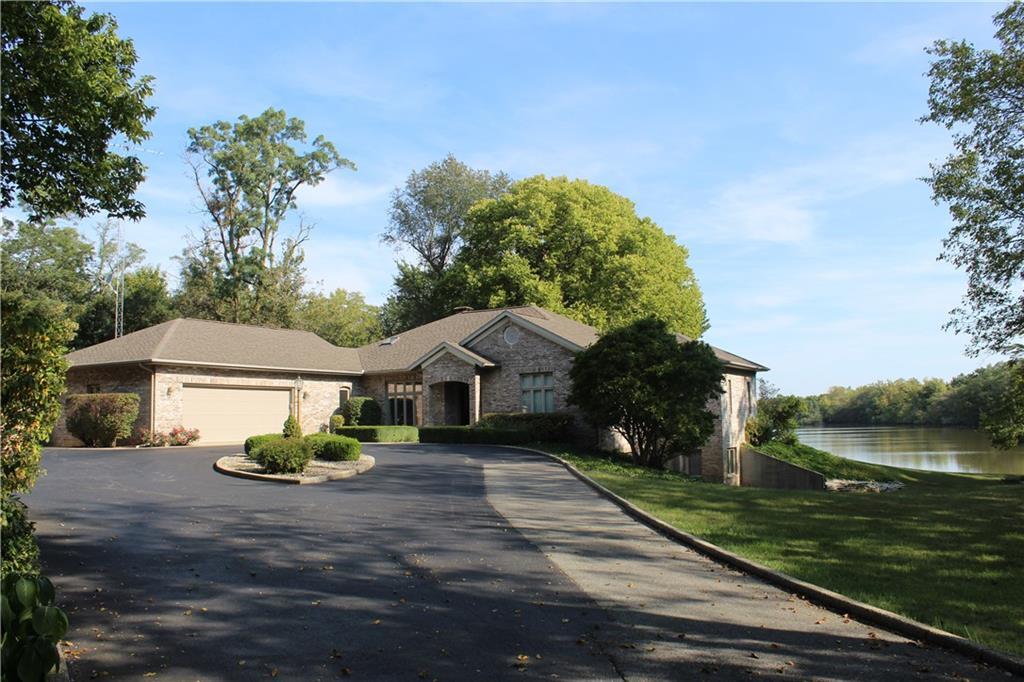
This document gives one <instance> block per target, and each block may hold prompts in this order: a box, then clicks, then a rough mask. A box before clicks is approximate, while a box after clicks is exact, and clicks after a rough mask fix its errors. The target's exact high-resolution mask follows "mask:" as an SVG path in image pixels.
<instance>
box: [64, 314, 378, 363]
mask: <svg viewBox="0 0 1024 682" xmlns="http://www.w3.org/2000/svg"><path fill="white" fill-rule="evenodd" d="M67 359H68V361H69V362H70V363H71V365H72V366H73V367H81V366H90V365H111V364H125V363H135V362H154V363H163V364H188V365H210V366H216V367H239V368H246V369H273V370H290V371H296V372H319V373H328V374H361V373H362V366H361V365H360V363H359V354H358V353H357V352H356V350H355V349H354V348H339V347H338V346H335V345H333V344H331V343H328V342H327V341H325V340H323V339H322V338H320V337H319V336H317V335H316V334H314V333H312V332H305V331H298V330H294V329H269V328H267V327H255V326H252V325H246V324H231V323H228V322H213V321H210V320H193V319H189V318H178V319H176V320H171V321H169V322H164V323H163V324H158V325H155V326H153V327H148V328H146V329H143V330H141V331H137V332H133V333H131V334H125V335H124V336H122V337H120V338H117V339H112V340H110V341H104V342H103V343H98V344H96V345H95V346H89V347H88V348H83V349H81V350H76V351H74V352H73V353H69V354H68V356H67Z"/></svg>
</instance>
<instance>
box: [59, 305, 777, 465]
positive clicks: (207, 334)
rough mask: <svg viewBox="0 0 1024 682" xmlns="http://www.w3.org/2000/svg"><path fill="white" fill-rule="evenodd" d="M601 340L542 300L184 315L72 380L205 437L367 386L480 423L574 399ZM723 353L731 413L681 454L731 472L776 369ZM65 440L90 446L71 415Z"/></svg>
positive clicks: (392, 401)
mask: <svg viewBox="0 0 1024 682" xmlns="http://www.w3.org/2000/svg"><path fill="white" fill-rule="evenodd" d="M597 338H598V333H597V330H595V329H594V328H593V327H590V326H588V325H585V324H582V323H580V322H576V321H575V320H571V319H569V318H567V317H564V316H562V315H558V314H556V313H553V312H550V311H548V310H544V309H541V308H538V307H535V306H522V307H515V308H501V309H495V310H472V309H464V310H461V311H460V312H457V313H456V314H453V315H450V316H449V317H445V318H443V319H440V320H437V321H435V322H431V323H429V324H425V325H423V326H421V327H416V328H415V329H410V330H408V331H406V332H402V333H401V334H398V335H396V336H392V337H390V338H387V339H383V340H381V341H376V342H374V343H371V344H367V345H365V346H363V347H361V348H339V347H337V346H334V345H332V344H330V343H328V342H327V341H325V340H323V339H321V338H320V337H318V336H316V335H315V334H312V333H310V332H305V331H296V330H284V329H267V328H263V327H254V326H248V325H239V324H229V323H224V322H211V321H206V320H193V319H177V320H172V321H170V322H164V323H163V324H158V325H155V326H153V327H149V328H148V329H143V330H141V331H137V332H134V333H131V334H126V335H125V336H122V337H120V338H118V339H114V340H111V341H106V342H104V343H100V344H97V345H95V346H91V347H89V348H83V349H81V350H77V351H75V352H73V353H70V354H69V355H68V356H67V358H68V361H69V363H70V365H71V367H70V370H69V371H68V388H67V390H68V393H89V392H111V391H112V392H119V391H131V392H134V393H138V394H139V396H140V398H141V403H140V410H139V418H138V422H137V423H136V427H137V428H138V429H143V428H145V429H150V430H154V431H168V430H170V429H171V428H172V427H174V426H177V425H183V426H185V427H187V428H198V429H199V431H200V434H201V439H200V443H202V444H216V443H238V442H241V441H242V440H244V439H245V438H246V437H247V436H250V435H252V434H256V433H267V432H273V431H277V430H279V429H280V428H281V424H282V422H283V421H284V420H285V418H286V417H287V416H288V415H289V414H291V415H294V416H295V417H296V418H297V419H298V420H299V422H300V423H301V425H302V429H303V431H305V432H307V433H308V432H314V431H317V430H318V429H320V428H321V427H322V426H324V425H326V424H327V422H328V421H329V418H330V416H331V415H332V414H333V413H335V412H336V411H337V410H338V409H339V407H340V405H341V404H342V403H343V402H344V401H345V400H346V399H347V398H348V397H349V396H353V395H365V396H372V397H374V398H376V399H377V401H378V402H379V403H380V405H381V407H382V408H383V409H384V418H385V421H386V422H387V423H389V424H413V425H441V424H453V425H454V424H473V423H475V422H476V421H477V420H478V419H479V418H480V415H481V414H485V413H489V412H520V411H529V412H551V411H556V410H571V409H572V408H571V407H570V406H569V405H568V404H567V402H566V399H567V397H568V394H569V388H570V386H569V384H570V381H569V370H570V368H571V366H572V360H573V355H574V353H576V352H578V351H580V350H582V349H583V348H586V347H587V346H589V345H590V344H592V343H593V342H594V341H596V340H597ZM680 340H685V337H680ZM715 353H716V354H717V355H718V358H719V359H720V360H722V362H723V363H724V365H725V379H724V386H723V388H724V389H725V392H724V393H723V395H722V397H721V399H720V400H718V401H715V402H716V404H714V405H712V409H714V410H716V411H718V413H719V414H720V416H721V418H720V419H719V420H718V426H717V428H716V431H715V434H714V435H713V436H712V437H711V439H710V440H709V441H708V444H707V445H706V446H705V447H704V450H703V451H702V455H701V457H700V461H699V464H698V463H697V462H691V461H681V462H679V463H677V465H678V466H680V467H682V468H684V469H689V470H691V471H693V472H694V473H697V471H698V470H699V471H700V473H702V474H703V475H705V476H706V477H709V478H712V479H714V480H725V479H728V478H729V477H730V475H731V474H732V473H734V472H735V466H734V464H733V463H732V460H734V459H735V457H736V456H737V455H736V448H737V447H738V446H739V444H740V443H741V442H742V441H743V438H744V427H745V424H746V419H747V416H748V415H749V414H750V413H751V411H752V409H753V405H754V402H755V380H756V374H757V372H759V371H764V370H766V369H767V368H765V367H763V366H761V365H759V364H757V363H755V362H751V361H749V360H746V359H744V358H741V357H739V356H738V355H733V354H732V353H728V352H726V351H723V350H719V349H715ZM581 425H582V422H581ZM581 428H582V426H581ZM591 433H594V432H593V431H592V432H591ZM53 438H54V442H55V444H57V445H77V444H79V443H78V442H77V439H75V438H74V437H73V436H71V435H70V434H69V433H68V432H67V429H66V428H65V425H64V421H63V417H62V418H61V420H60V421H59V422H58V425H57V428H56V430H55V432H54V437H53ZM606 444H607V443H606Z"/></svg>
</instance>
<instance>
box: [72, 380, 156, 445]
mask: <svg viewBox="0 0 1024 682" xmlns="http://www.w3.org/2000/svg"><path fill="white" fill-rule="evenodd" d="M64 412H65V415H66V423H67V428H68V432H69V433H70V434H71V435H73V436H74V437H75V438H78V439H79V440H81V441H82V442H83V443H85V444H86V445H87V446H89V447H103V448H107V447H113V446H115V445H117V441H118V439H122V440H123V439H125V438H128V437H129V436H131V435H132V427H133V426H134V425H135V420H136V418H138V416H139V394H138V393H74V394H71V395H69V396H68V397H67V401H66V402H65V407H64Z"/></svg>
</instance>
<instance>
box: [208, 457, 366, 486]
mask: <svg viewBox="0 0 1024 682" xmlns="http://www.w3.org/2000/svg"><path fill="white" fill-rule="evenodd" d="M237 456H238V455H227V456H225V457H221V458H220V459H218V460H217V461H216V462H214V463H213V470H214V471H216V472H218V473H221V474H224V475H225V476H234V477H235V478H245V479H248V480H250V481H271V482H273V483H290V484H292V485H309V484H311V483H326V482H327V481H340V480H342V479H346V478H352V477H353V476H356V475H357V474H365V473H366V472H367V471H369V470H370V469H372V468H373V467H374V466H376V464H377V460H376V459H374V458H373V457H372V456H370V455H360V456H359V461H358V462H356V468H355V469H348V470H347V471H339V472H338V473H336V474H324V475H323V476H310V477H309V478H288V477H287V476H278V475H276V474H257V473H253V472H251V471H239V470H238V469H231V468H229V467H227V466H226V465H224V464H221V462H223V461H224V460H226V459H230V458H231V457H237Z"/></svg>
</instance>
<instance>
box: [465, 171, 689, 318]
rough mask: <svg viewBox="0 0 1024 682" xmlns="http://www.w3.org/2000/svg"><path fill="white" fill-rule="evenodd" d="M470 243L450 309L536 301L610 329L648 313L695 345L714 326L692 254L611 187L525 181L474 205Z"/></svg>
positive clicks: (557, 180)
mask: <svg viewBox="0 0 1024 682" xmlns="http://www.w3.org/2000/svg"><path fill="white" fill-rule="evenodd" d="M463 239H464V245H463V247H462V249H461V251H459V254H458V256H457V257H456V259H455V262H454V264H453V265H452V267H451V268H450V269H449V273H448V275H447V276H446V282H445V287H446V290H447V291H448V292H449V293H448V296H449V298H450V300H451V302H452V303H455V304H466V305H471V306H474V307H477V308H489V307H496V306H507V305H524V304H537V305H540V306H544V307H546V308H550V309H552V310H554V311H556V312H561V313H563V314H565V315H567V316H569V317H572V318H575V319H577V320H580V321H582V322H586V323H587V324H591V325H594V326H595V327H598V328H599V329H602V330H603V329H612V328H615V327H619V326H622V325H625V324H628V323H630V322H632V321H634V320H638V319H642V318H644V317H647V316H649V315H653V316H654V317H657V318H659V319H662V320H664V321H665V322H667V323H668V325H669V328H670V329H671V330H672V331H674V332H680V333H682V334H686V335H688V336H690V337H693V338H696V337H699V336H700V335H701V334H703V333H704V332H705V331H706V330H707V328H708V322H707V316H706V315H705V311H704V301H703V297H702V295H701V291H700V287H699V286H698V284H697V278H696V277H695V276H694V274H693V271H692V270H691V269H690V266H689V265H688V263H687V258H688V255H689V254H688V252H687V250H686V248H685V247H683V246H681V245H680V244H677V243H676V241H675V239H674V238H673V237H671V236H669V235H668V234H666V233H665V232H664V231H663V230H662V229H661V228H660V227H658V225H657V224H655V223H654V222H653V221H652V220H651V219H650V218H640V217H639V216H637V214H636V209H635V207H634V205H633V202H631V201H630V200H629V199H626V198H625V197H622V196H619V195H618V194H615V193H613V192H612V191H611V190H609V189H608V188H606V187H601V186H600V185H592V184H590V183H588V182H586V181H584V180H568V179H566V178H564V177H562V178H546V177H544V176H543V175H538V176H536V177H532V178H527V179H526V180H521V181H519V182H517V183H515V184H514V185H513V186H512V188H511V189H510V190H509V191H508V193H507V194H505V195H504V196H502V197H501V198H499V199H496V200H487V201H483V202H480V203H479V204H477V205H476V206H474V207H473V209H472V210H471V211H470V217H469V222H468V224H467V226H466V228H465V230H464V232H463Z"/></svg>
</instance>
